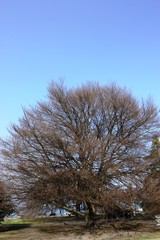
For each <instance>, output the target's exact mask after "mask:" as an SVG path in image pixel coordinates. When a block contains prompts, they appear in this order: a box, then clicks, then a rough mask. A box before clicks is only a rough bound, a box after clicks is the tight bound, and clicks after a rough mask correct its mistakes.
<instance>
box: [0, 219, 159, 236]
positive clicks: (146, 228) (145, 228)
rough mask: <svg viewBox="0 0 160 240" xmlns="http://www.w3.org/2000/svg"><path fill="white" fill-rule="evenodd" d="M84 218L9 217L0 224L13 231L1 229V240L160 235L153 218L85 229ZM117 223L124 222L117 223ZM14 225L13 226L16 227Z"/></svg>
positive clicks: (0, 226)
mask: <svg viewBox="0 0 160 240" xmlns="http://www.w3.org/2000/svg"><path fill="white" fill-rule="evenodd" d="M84 224H85V223H84V222H83V221H77V220H75V219H73V218H71V217H70V218H66V217H64V218H62V217H60V218H58V217H50V218H36V219H26V220H25V219H8V220H5V222H4V223H3V224H2V225H0V229H1V228H2V227H3V226H10V227H11V228H10V230H11V231H5V232H0V240H19V239H20V240H60V239H65V240H78V239H83V240H110V239H119V240H147V239H148V240H149V239H155V238H160V228H159V227H156V226H155V223H154V222H144V225H143V222H141V224H137V222H133V221H132V222H128V223H127V224H126V223H125V226H127V227H128V225H129V224H130V226H138V228H137V229H135V228H134V229H129V230H128V229H124V228H119V229H118V230H115V229H113V228H112V227H111V225H109V224H106V223H104V224H102V225H100V228H97V229H94V230H93V229H92V230H89V229H85V228H84ZM116 226H122V223H117V225H116ZM13 229H14V230H13Z"/></svg>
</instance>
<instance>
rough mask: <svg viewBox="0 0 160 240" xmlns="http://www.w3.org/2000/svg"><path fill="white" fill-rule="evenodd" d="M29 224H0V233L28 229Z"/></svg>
mask: <svg viewBox="0 0 160 240" xmlns="http://www.w3.org/2000/svg"><path fill="white" fill-rule="evenodd" d="M30 226H31V224H28V223H27V224H26V223H24V224H0V232H5V231H11V230H19V229H23V228H28V227H30Z"/></svg>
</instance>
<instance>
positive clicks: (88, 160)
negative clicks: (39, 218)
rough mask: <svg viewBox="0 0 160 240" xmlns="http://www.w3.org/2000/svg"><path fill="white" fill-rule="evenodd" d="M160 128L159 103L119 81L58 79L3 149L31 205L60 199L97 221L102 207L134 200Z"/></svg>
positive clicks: (58, 203) (21, 195)
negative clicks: (77, 83)
mask: <svg viewBox="0 0 160 240" xmlns="http://www.w3.org/2000/svg"><path fill="white" fill-rule="evenodd" d="M155 130H157V110H156V107H155V106H154V104H153V103H152V102H151V101H147V102H142V103H140V102H138V101H137V100H136V99H135V98H134V97H133V96H132V94H131V93H130V92H129V91H127V90H126V89H122V88H120V87H118V86H116V84H111V85H109V86H99V85H98V84H94V83H88V84H86V85H84V86H81V87H79V88H75V89H66V88H65V87H64V86H63V84H61V83H60V84H55V83H54V82H52V83H51V84H50V86H49V91H48V100H47V101H46V102H39V103H38V104H37V106H36V107H35V108H30V109H29V110H27V109H24V116H23V118H21V119H20V120H19V123H18V124H17V125H16V124H15V125H12V126H11V129H10V137H9V138H8V139H4V140H1V155H2V158H3V159H4V160H5V162H6V168H7V169H8V171H9V174H8V176H9V177H10V181H11V182H13V185H12V186H14V188H13V187H12V190H13V193H14V195H16V196H17V199H19V200H21V201H22V202H25V203H26V207H27V209H29V208H31V209H33V208H34V209H36V207H37V206H44V205H45V206H46V205H47V204H48V205H53V206H55V207H57V208H63V209H66V210H68V211H69V212H71V213H74V214H77V215H79V216H85V217H86V219H87V223H88V225H92V224H94V219H95V218H96V217H97V215H98V214H104V215H105V214H106V213H107V214H109V213H110V212H115V211H119V210H123V209H124V210H125V209H126V208H130V207H131V205H132V203H133V201H134V198H135V196H134V192H135V191H134V189H135V188H136V187H138V186H139V184H140V183H141V182H142V178H143V174H142V173H143V171H144V167H145V166H144V164H145V161H144V157H145V156H147V155H148V154H149V153H148V150H147V147H148V143H149V142H150V141H151V137H152V136H153V135H152V134H153V133H154V132H155ZM6 171H7V170H6ZM81 206H83V208H84V211H81V209H80V207H81Z"/></svg>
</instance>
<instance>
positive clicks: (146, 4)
mask: <svg viewBox="0 0 160 240" xmlns="http://www.w3.org/2000/svg"><path fill="white" fill-rule="evenodd" d="M61 77H62V78H64V79H65V83H66V85H67V86H69V87H70V86H77V85H80V84H81V83H82V82H83V83H84V82H85V81H99V82H100V83H102V84H105V83H108V82H111V81H116V82H117V84H118V85H121V86H126V87H127V88H129V89H131V90H132V92H133V94H134V95H135V96H137V97H144V98H146V97H147V96H149V95H150V96H152V97H153V99H154V100H155V103H156V104H157V105H159V106H160V0H0V111H1V116H0V136H3V135H5V134H6V128H7V127H8V126H9V124H10V122H17V119H18V118H19V117H21V116H22V106H28V105H33V106H34V105H35V104H36V101H38V100H40V99H43V98H44V96H45V95H46V93H47V87H48V83H49V82H50V81H51V80H58V79H59V78H61Z"/></svg>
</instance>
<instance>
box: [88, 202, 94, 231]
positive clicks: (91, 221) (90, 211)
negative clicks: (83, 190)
mask: <svg viewBox="0 0 160 240" xmlns="http://www.w3.org/2000/svg"><path fill="white" fill-rule="evenodd" d="M86 205H87V208H88V212H87V214H86V227H87V228H94V226H95V215H96V214H95V209H94V206H93V204H92V203H90V202H86Z"/></svg>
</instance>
